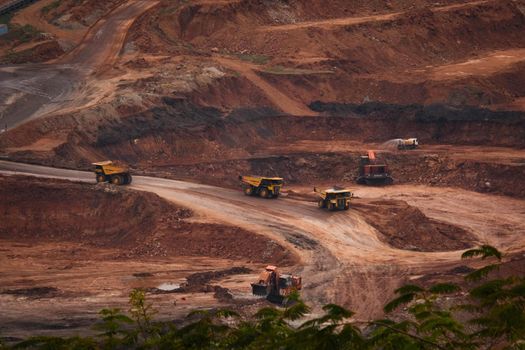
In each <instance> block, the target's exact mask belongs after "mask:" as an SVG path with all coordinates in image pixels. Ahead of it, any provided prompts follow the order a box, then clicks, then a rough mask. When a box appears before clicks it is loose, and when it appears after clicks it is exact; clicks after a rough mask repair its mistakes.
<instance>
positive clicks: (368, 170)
mask: <svg viewBox="0 0 525 350" xmlns="http://www.w3.org/2000/svg"><path fill="white" fill-rule="evenodd" d="M356 181H357V183H359V184H366V185H389V184H392V183H393V182H394V180H393V179H392V177H391V176H390V173H389V169H388V165H387V164H386V163H384V162H381V161H379V160H378V159H377V158H376V154H375V152H374V151H368V154H367V155H366V156H361V163H360V165H359V176H358V177H357V180H356Z"/></svg>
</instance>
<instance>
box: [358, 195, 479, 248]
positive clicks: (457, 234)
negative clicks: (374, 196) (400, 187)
mask: <svg viewBox="0 0 525 350" xmlns="http://www.w3.org/2000/svg"><path fill="white" fill-rule="evenodd" d="M353 209H355V210H356V211H357V212H359V213H360V214H362V216H363V218H364V219H365V220H366V221H367V222H368V223H369V224H370V225H372V226H373V227H374V228H375V229H377V230H378V231H379V232H380V233H381V238H382V239H383V240H384V241H385V242H387V243H388V244H390V245H392V246H393V247H396V248H400V249H407V250H417V251H425V252H433V251H450V250H461V249H466V248H469V247H472V246H475V245H476V238H475V237H474V235H472V234H471V233H470V232H468V231H467V230H465V229H462V228H461V227H458V226H454V225H450V224H447V223H444V222H440V221H437V220H433V219H430V218H428V217H427V216H426V215H425V214H423V213H422V212H421V210H419V209H418V208H416V207H413V206H410V205H409V204H408V203H406V202H404V201H399V200H370V201H369V200H364V199H361V200H359V201H357V203H354V205H353Z"/></svg>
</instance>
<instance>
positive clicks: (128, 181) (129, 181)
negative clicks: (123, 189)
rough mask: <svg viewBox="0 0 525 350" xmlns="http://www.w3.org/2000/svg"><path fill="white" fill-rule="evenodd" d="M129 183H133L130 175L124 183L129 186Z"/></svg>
mask: <svg viewBox="0 0 525 350" xmlns="http://www.w3.org/2000/svg"><path fill="white" fill-rule="evenodd" d="M131 181H133V177H131V174H128V179H127V181H126V183H127V184H128V185H129V184H130V183H131Z"/></svg>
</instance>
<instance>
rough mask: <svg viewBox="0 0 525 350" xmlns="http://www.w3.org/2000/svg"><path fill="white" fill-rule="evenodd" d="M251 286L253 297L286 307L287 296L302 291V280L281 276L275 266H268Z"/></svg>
mask: <svg viewBox="0 0 525 350" xmlns="http://www.w3.org/2000/svg"><path fill="white" fill-rule="evenodd" d="M251 285H252V293H253V295H258V296H263V297H266V299H267V300H268V301H270V302H272V303H277V304H281V305H286V304H287V303H288V296H289V295H290V294H291V293H292V292H295V291H299V290H301V289H302V278H301V277H300V276H295V275H291V274H281V273H280V272H279V271H278V270H277V267H276V266H273V265H268V266H266V268H265V269H264V271H263V272H261V274H260V275H259V280H258V282H257V283H252V284H251Z"/></svg>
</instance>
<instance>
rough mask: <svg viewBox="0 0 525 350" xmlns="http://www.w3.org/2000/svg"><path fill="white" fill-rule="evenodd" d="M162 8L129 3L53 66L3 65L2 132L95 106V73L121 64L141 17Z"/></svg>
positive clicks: (142, 0)
mask: <svg viewBox="0 0 525 350" xmlns="http://www.w3.org/2000/svg"><path fill="white" fill-rule="evenodd" d="M157 4H158V1H152V0H132V1H128V2H125V3H124V4H122V5H121V6H120V7H118V8H116V9H115V10H113V11H112V12H111V13H110V14H109V15H108V16H107V17H105V18H103V19H101V20H100V21H98V22H97V24H96V25H95V26H94V27H93V28H91V29H90V30H89V32H88V33H87V35H86V36H85V38H84V40H83V41H82V43H81V44H80V45H79V46H78V47H77V48H76V49H74V50H73V51H71V52H70V53H69V54H67V55H66V56H64V57H62V58H60V59H58V60H57V61H55V62H53V63H48V64H33V65H22V66H16V65H15V66H4V67H1V68H0V87H1V88H2V89H1V91H0V106H1V108H0V123H1V125H2V128H3V127H4V125H7V126H8V128H9V129H12V128H14V127H16V126H18V125H20V124H22V123H24V122H26V121H28V120H31V119H35V118H39V117H42V116H44V115H48V114H50V113H55V112H57V111H60V110H64V109H66V108H69V109H71V108H74V107H81V106H84V105H85V104H87V103H89V100H90V97H89V96H88V98H86V91H88V90H89V89H88V88H87V87H86V86H87V85H88V84H89V81H90V76H91V75H90V74H92V73H97V72H100V71H101V70H104V69H105V68H107V67H108V66H111V65H112V64H113V63H114V62H115V61H116V59H117V57H118V55H119V53H120V51H121V49H122V45H123V44H124V41H125V38H126V35H127V32H128V30H129V28H130V27H131V25H132V24H133V22H134V21H135V19H136V18H137V17H138V16H139V15H140V14H142V13H144V12H145V11H147V10H148V9H150V8H151V7H153V6H155V5H157ZM28 9H31V10H32V11H36V10H35V9H33V7H29V8H28ZM28 16H30V14H28ZM100 95H103V92H102V93H100ZM6 101H7V102H6Z"/></svg>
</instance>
